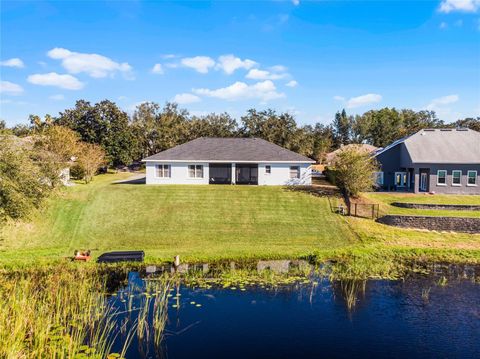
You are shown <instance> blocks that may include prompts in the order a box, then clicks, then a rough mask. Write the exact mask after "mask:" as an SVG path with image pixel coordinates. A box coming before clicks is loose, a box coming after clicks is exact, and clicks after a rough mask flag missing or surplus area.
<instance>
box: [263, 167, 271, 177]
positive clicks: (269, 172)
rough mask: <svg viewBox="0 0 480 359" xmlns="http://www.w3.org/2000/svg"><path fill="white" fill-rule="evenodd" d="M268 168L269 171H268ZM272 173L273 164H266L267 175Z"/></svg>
mask: <svg viewBox="0 0 480 359" xmlns="http://www.w3.org/2000/svg"><path fill="white" fill-rule="evenodd" d="M267 168H268V171H267ZM271 174H272V166H270V165H265V175H266V176H270V175H271Z"/></svg>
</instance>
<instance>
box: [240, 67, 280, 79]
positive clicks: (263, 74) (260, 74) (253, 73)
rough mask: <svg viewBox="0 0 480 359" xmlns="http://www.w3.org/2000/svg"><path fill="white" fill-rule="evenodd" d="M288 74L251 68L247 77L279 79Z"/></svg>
mask: <svg viewBox="0 0 480 359" xmlns="http://www.w3.org/2000/svg"><path fill="white" fill-rule="evenodd" d="M287 76H288V74H285V73H283V74H276V73H271V72H270V71H266V70H259V69H251V70H250V71H248V73H247V76H246V78H247V79H253V80H279V79H283V78H285V77H287Z"/></svg>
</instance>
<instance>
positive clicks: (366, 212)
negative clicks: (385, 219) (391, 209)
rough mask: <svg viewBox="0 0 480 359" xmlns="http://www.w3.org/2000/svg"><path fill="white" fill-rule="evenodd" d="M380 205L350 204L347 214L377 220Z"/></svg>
mask: <svg viewBox="0 0 480 359" xmlns="http://www.w3.org/2000/svg"><path fill="white" fill-rule="evenodd" d="M379 207H380V205H379V204H377V203H350V205H349V208H348V214H349V215H350V216H355V217H362V218H371V219H377V218H378V216H379V210H380V208H379Z"/></svg>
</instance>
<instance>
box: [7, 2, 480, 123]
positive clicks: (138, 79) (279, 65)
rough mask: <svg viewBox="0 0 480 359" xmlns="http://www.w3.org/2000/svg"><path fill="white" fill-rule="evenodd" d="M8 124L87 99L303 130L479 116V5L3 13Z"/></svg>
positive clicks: (116, 5) (99, 6) (64, 5)
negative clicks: (394, 112)
mask: <svg viewBox="0 0 480 359" xmlns="http://www.w3.org/2000/svg"><path fill="white" fill-rule="evenodd" d="M0 60H1V65H2V66H1V67H0V71H1V81H2V83H1V94H0V96H1V108H0V118H1V119H3V120H5V121H6V122H7V123H8V124H9V125H13V124H16V123H21V122H26V121H27V118H28V115H29V114H38V115H41V116H43V115H45V114H46V113H49V114H51V115H57V114H58V112H59V111H62V110H63V109H65V108H69V107H72V106H73V105H74V103H75V101H76V100H77V99H86V100H89V101H91V102H96V101H100V100H102V99H110V100H112V101H115V102H116V103H117V104H118V105H119V106H120V107H122V108H123V109H125V110H126V111H128V112H131V111H132V110H133V108H134V107H135V105H136V104H138V103H141V102H143V101H156V102H159V103H161V104H163V103H164V102H166V101H170V100H176V101H177V102H179V103H180V104H181V106H182V107H184V108H186V109H188V110H189V111H190V112H191V113H193V114H198V115H201V114H204V113H208V112H223V111H227V112H229V113H231V114H232V115H233V116H235V117H237V118H239V117H240V116H241V115H242V114H244V113H245V111H246V110H247V109H249V108H251V107H255V108H258V109H264V108H268V107H270V108H273V109H276V110H278V111H290V112H292V113H293V114H295V116H296V118H297V121H298V122H299V123H301V124H311V123H315V122H322V123H328V122H330V121H331V120H332V118H333V115H334V113H335V112H336V111H337V110H339V109H342V108H346V109H347V112H348V113H351V114H356V113H363V112H365V111H367V110H369V109H375V108H382V107H385V106H389V107H392V106H394V107H397V108H412V109H416V110H420V109H431V110H435V111H436V112H437V113H438V116H439V117H440V118H441V119H443V120H445V121H453V120H456V119H457V118H459V117H467V116H480V0H442V1H383V2H379V1H366V2H362V1H349V2H347V1H316V2H306V1H262V2H253V1H249V2H231V1H229V2H227V1H223V2H161V3H160V2H152V1H150V2H144V1H131V2H127V1H118V2H114V1H83V2H74V1H58V2H42V1H34V2H20V1H13V2H8V1H2V3H1V53H0Z"/></svg>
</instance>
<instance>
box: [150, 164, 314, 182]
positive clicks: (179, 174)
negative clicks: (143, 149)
mask: <svg viewBox="0 0 480 359" xmlns="http://www.w3.org/2000/svg"><path fill="white" fill-rule="evenodd" d="M159 164H166V165H170V177H168V178H163V177H157V171H156V165H159ZM194 164H195V165H203V178H190V177H188V165H194ZM267 165H269V166H271V173H269V174H267V173H265V166H267ZM290 166H299V167H300V178H298V179H296V178H293V179H292V178H290ZM310 166H311V165H310V164H309V163H259V164H258V184H259V185H260V186H263V185H267V186H283V185H311V184H312V171H311V167H310ZM234 174H235V167H233V169H232V175H233V177H235V176H234ZM208 179H209V167H208V162H150V161H149V162H146V184H208ZM232 180H233V181H235V178H232Z"/></svg>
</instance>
